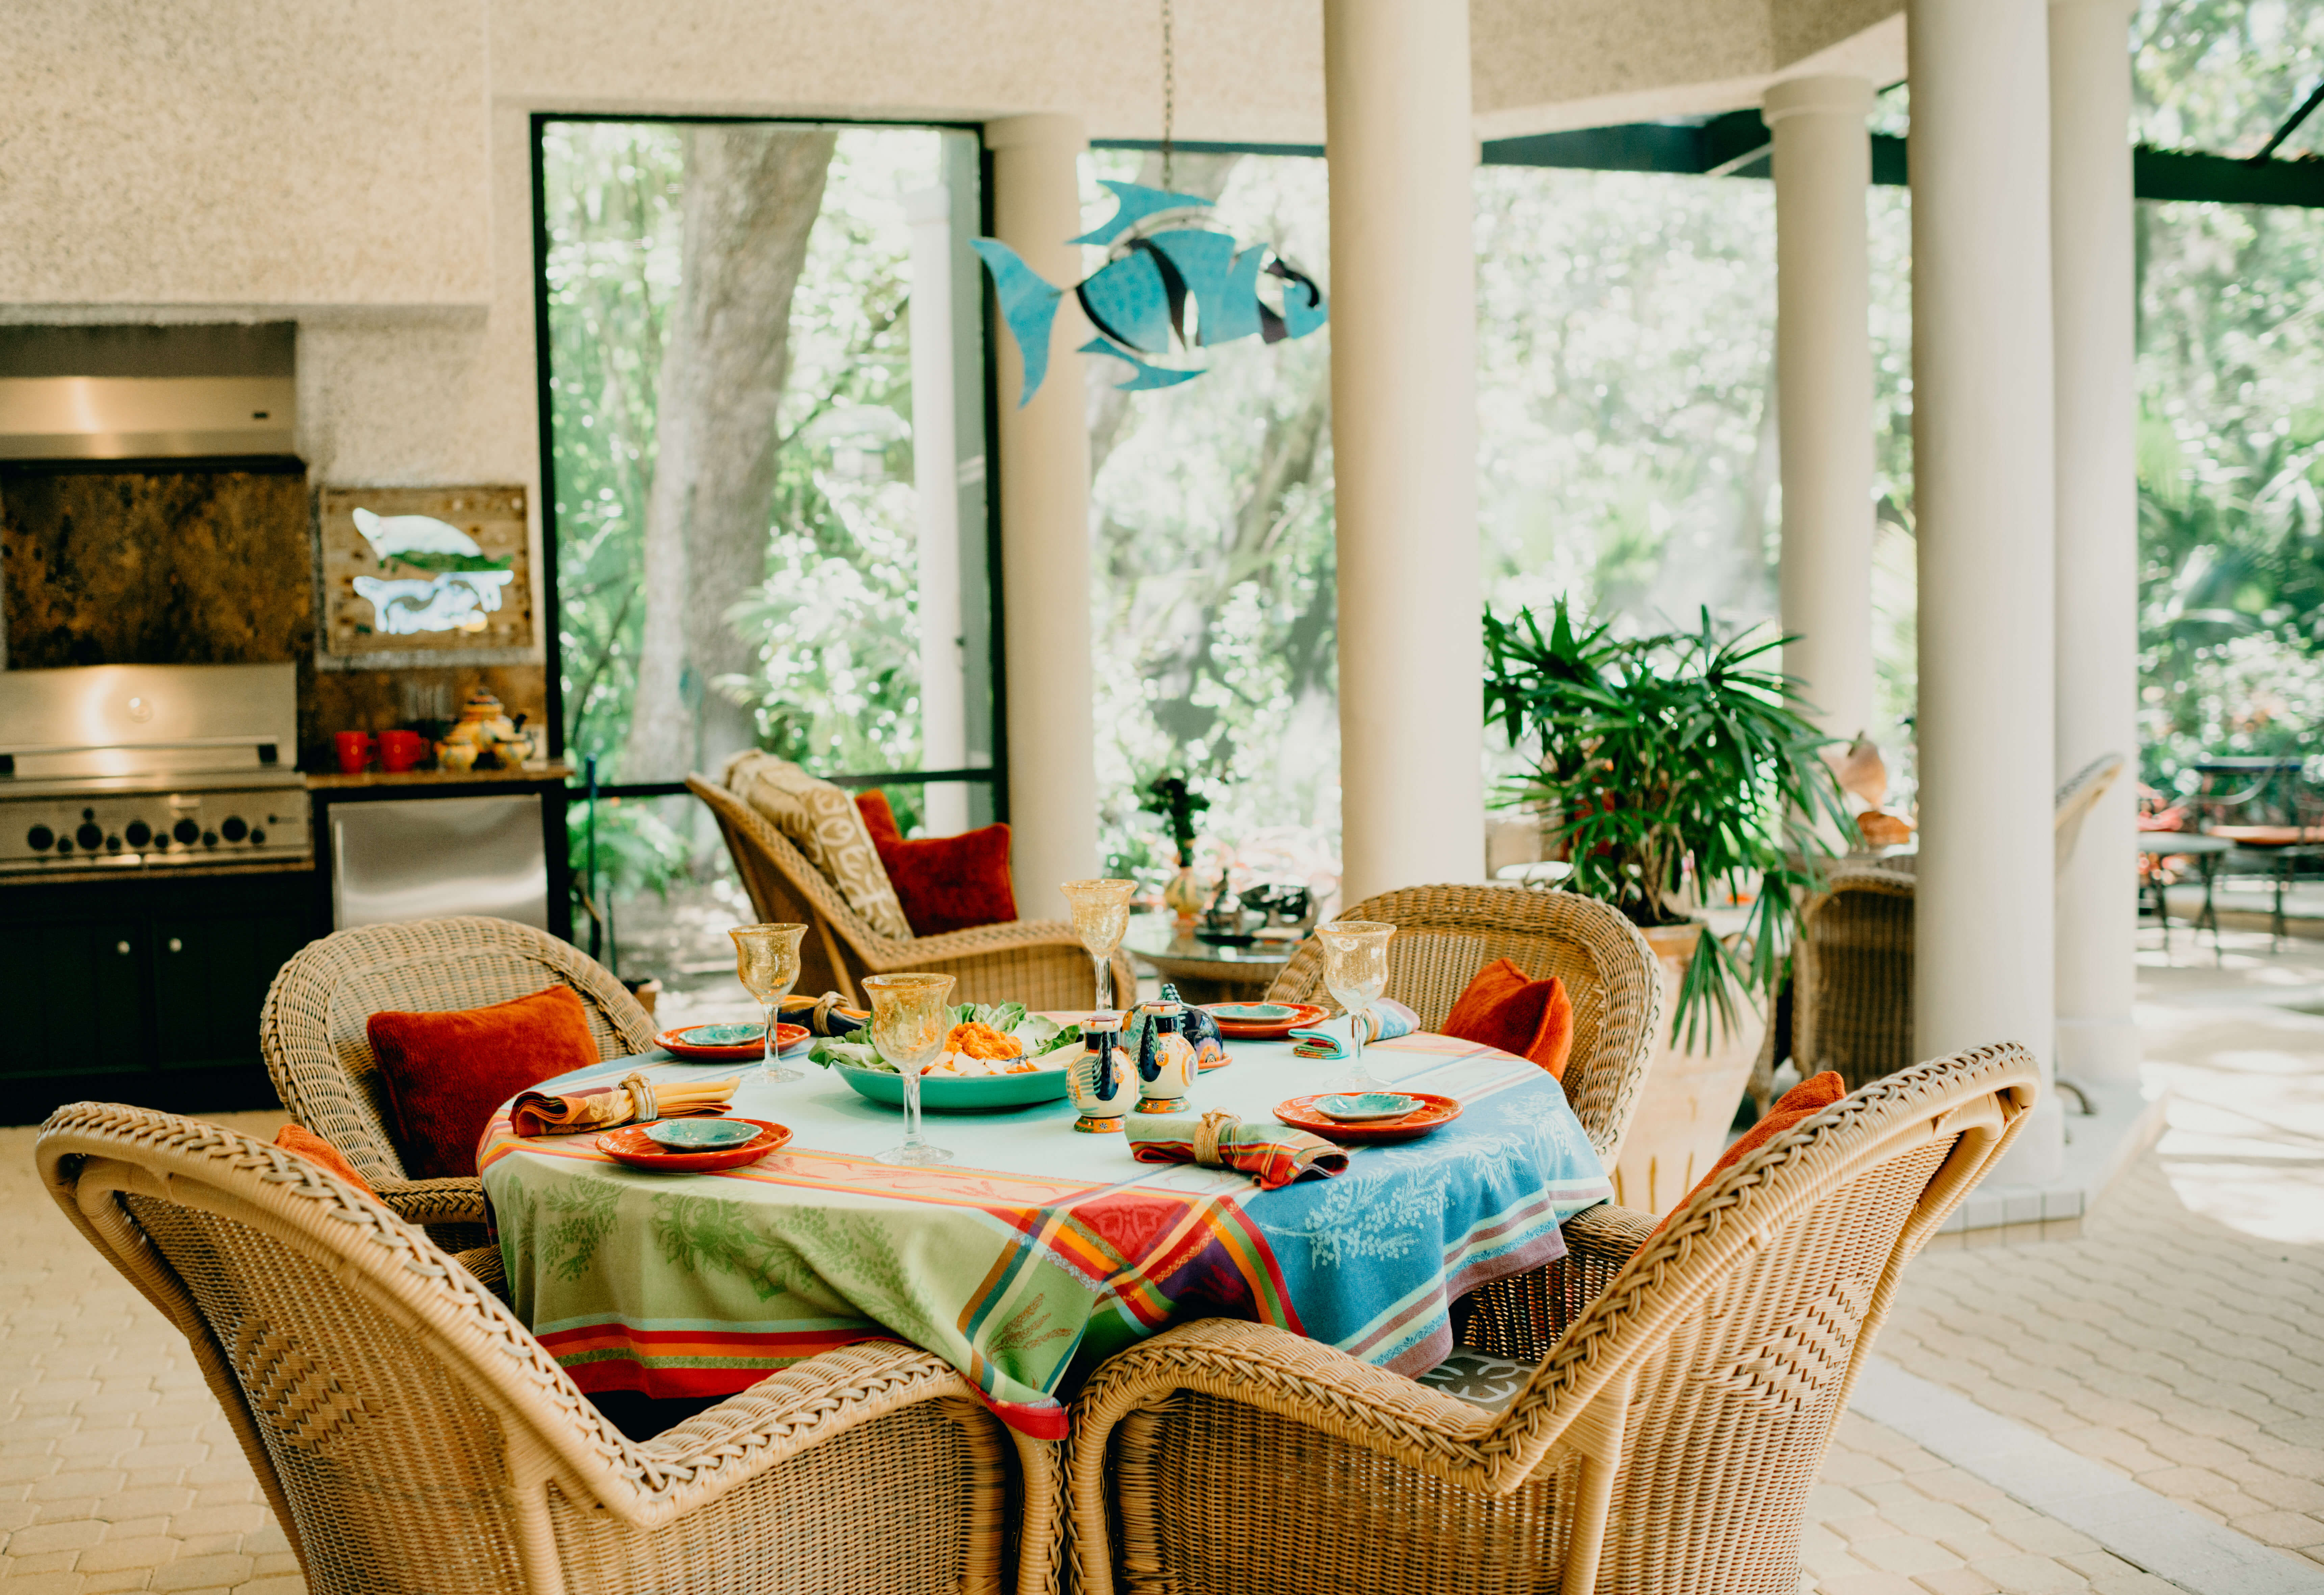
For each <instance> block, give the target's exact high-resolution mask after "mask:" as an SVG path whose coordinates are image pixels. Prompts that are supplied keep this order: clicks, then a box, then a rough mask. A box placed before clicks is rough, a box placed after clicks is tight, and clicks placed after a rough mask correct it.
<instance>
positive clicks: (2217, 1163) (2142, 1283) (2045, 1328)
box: [0, 932, 2324, 1595]
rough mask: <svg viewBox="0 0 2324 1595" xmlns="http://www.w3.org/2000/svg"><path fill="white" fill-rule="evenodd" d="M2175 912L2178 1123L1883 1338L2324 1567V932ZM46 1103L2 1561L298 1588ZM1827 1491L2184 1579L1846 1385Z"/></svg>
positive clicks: (12, 1320) (30, 1200)
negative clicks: (74, 1190) (2218, 962)
mask: <svg viewBox="0 0 2324 1595" xmlns="http://www.w3.org/2000/svg"><path fill="white" fill-rule="evenodd" d="M2154 939H2155V938H2154V936H2153V933H2152V932H2149V933H2148V936H2147V940H2148V942H2149V944H2150V945H2153V943H2154ZM2174 942H2175V946H2174V952H2175V954H2176V960H2175V966H2174V965H2172V964H2166V963H2164V961H2163V957H2162V955H2161V954H2160V953H2159V951H2150V952H2149V953H2147V954H2144V955H2143V960H2142V962H2143V965H2144V967H2143V968H2142V970H2141V998H2142V1009H2141V1016H2140V1017H2141V1024H2142V1028H2143V1029H2144V1034H2145V1038H2146V1053H2147V1058H2148V1071H2149V1075H2150V1078H2151V1080H2152V1081H2153V1083H2155V1084H2157V1085H2161V1086H2166V1087H2167V1088H2168V1089H2169V1090H2170V1091H2171V1092H2172V1093H2173V1100H2172V1105H2171V1109H2170V1118H2169V1129H2167V1131H2166V1132H2165V1133H2164V1135H2163V1138H2162V1139H2161V1140H2160V1141H2158V1142H2157V1143H2156V1145H2155V1146H2154V1147H2153V1148H2151V1149H2150V1150H2149V1151H2148V1152H2146V1153H2145V1154H2144V1156H2142V1157H2140V1158H2139V1159H2138V1160H2137V1161H2136V1162H2135V1164H2134V1165H2133V1166H2131V1168H2130V1169H2129V1170H2128V1171H2127V1172H2126V1174H2125V1175H2124V1176H2123V1177H2122V1178H2121V1179H2120V1180H2119V1181H2117V1182H2116V1186H2115V1188H2114V1189H2113V1190H2112V1191H2111V1192H2110V1193H2109V1194H2108V1196H2107V1200H2106V1201H2105V1202H2104V1203H2102V1204H2101V1205H2100V1207H2099V1208H2098V1211H2097V1212H2095V1213H2094V1214H2093V1215H2092V1216H2091V1217H2090V1218H2089V1220H2088V1221H2087V1222H2085V1224H2084V1226H2083V1232H2082V1234H2081V1236H2080V1238H2079V1239H2076V1240H2052V1241H2048V1242H2043V1243H2040V1244H2031V1245H2021V1246H1996V1247H1981V1248H1969V1249H1961V1250H1953V1251H1931V1252H1929V1253H1927V1254H1925V1255H1924V1256H1923V1257H1922V1258H1920V1259H1919V1260H1918V1261H1917V1262H1916V1263H1915V1264H1914V1269H1913V1272H1912V1273H1911V1275H1909V1276H1908V1277H1907V1280H1906V1285H1905V1288H1904V1292H1903V1294H1902V1296H1901V1298H1900V1300H1899V1303H1898V1305H1897V1308H1896V1311H1895V1315H1894V1316H1893V1317H1892V1318H1891V1320H1890V1322H1889V1324H1888V1327H1887V1329H1886V1332H1885V1334H1884V1336H1883V1338H1882V1340H1881V1342H1880V1347H1879V1349H1880V1351H1881V1352H1882V1353H1883V1354H1884V1355H1885V1356H1886V1357H1887V1358H1889V1359H1891V1360H1894V1361H1895V1363H1897V1364H1898V1365H1900V1366H1901V1367H1903V1368H1904V1369H1907V1370H1909V1371H1910V1372H1912V1373H1914V1374H1917V1375H1918V1376H1920V1377H1921V1378H1924V1379H1927V1380H1930V1381H1933V1382H1934V1383H1935V1384H1937V1385H1939V1386H1941V1387H1944V1388H1947V1389H1950V1390H1952V1391H1957V1392H1959V1393H1960V1395H1962V1396H1965V1397H1969V1399H1970V1400H1972V1401H1974V1402H1976V1403H1978V1405H1979V1406H1982V1407H1984V1408H1986V1409H1987V1410H1989V1411H1990V1412H1992V1413H1996V1414H2000V1415H2004V1416H2006V1417H2007V1418H2008V1419H2010V1420H2013V1421H2014V1422H2015V1423H2017V1424H2024V1425H2025V1426H2026V1427H2027V1428H2028V1429H2030V1430H2031V1431H2033V1432H2035V1433H2037V1434H2042V1435H2046V1436H2049V1437H2051V1438H2052V1439H2054V1440H2056V1441H2057V1442H2058V1443H2061V1444H2063V1445H2065V1446H2067V1447H2068V1448H2070V1450H2072V1451H2074V1452H2080V1453H2081V1454H2082V1455H2084V1456H2086V1457H2089V1458H2092V1459H2095V1460H2096V1461H2098V1463H2100V1464H2102V1465H2103V1466H2104V1467H2106V1468H2107V1469H2110V1470H2113V1471H2115V1472H2116V1473H2117V1474H2119V1475H2122V1476H2124V1477H2127V1478H2129V1479H2132V1480H2135V1481H2136V1482H2137V1483H2138V1484H2140V1485H2143V1486H2144V1487H2145V1488H2146V1489H2151V1490H2153V1491H2154V1492H2155V1493H2156V1494H2157V1495H2158V1496H2160V1497H2162V1498H2167V1499H2168V1500H2170V1501H2173V1502H2178V1503H2181V1504H2182V1505H2184V1506H2185V1507H2188V1508H2189V1509H2190V1511H2192V1512H2194V1513H2197V1514H2199V1515H2200V1516H2201V1517H2206V1518H2209V1519H2210V1520H2212V1521H2213V1522H2216V1523H2220V1524H2224V1525H2226V1526H2228V1527H2229V1528H2231V1529H2232V1530H2234V1531H2236V1533H2239V1534H2241V1535H2247V1536H2249V1537H2250V1539H2251V1540H2253V1541H2256V1542H2260V1543H2264V1544H2266V1545H2269V1546H2273V1547H2276V1550H2275V1552H2274V1553H2273V1555H2276V1556H2281V1557H2282V1558H2283V1559H2284V1560H2283V1562H2282V1564H2281V1565H2282V1571H2283V1572H2284V1574H2285V1575H2286V1576H2288V1577H2289V1578H2292V1579H2293V1580H2300V1581H2304V1577H2305V1576H2308V1575H2313V1576H2318V1577H2319V1578H2324V1341H2319V1325H2324V945H2314V944H2301V943H2294V944H2292V945H2288V946H2287V947H2286V949H2285V950H2284V952H2283V953H2282V954H2280V955H2274V956H2271V955H2269V954H2268V953H2267V950H2266V949H2267V942H2266V938H2265V937H2264V936H2237V935H2235V934H2233V933H2230V935H2229V936H2227V950H2226V954H2225V960H2224V966H2215V964H2214V962H2213V958H2212V955H2211V952H2210V949H2209V944H2208V941H2207V942H2206V944H2205V946H2204V948H2203V949H2202V952H2201V954H2199V955H2197V954H2196V953H2195V952H2194V950H2193V949H2192V947H2190V945H2189V941H2188V938H2186V937H2185V936H2178V937H2175V938H2174ZM222 1119H223V1121H224V1122H227V1123H231V1124H233V1125H235V1127H236V1128H239V1129H245V1130H249V1131H251V1132H253V1133H256V1134H261V1135H271V1134H272V1131H273V1129H274V1128H275V1127H276V1126H277V1125H278V1124H279V1123H281V1115H280V1114H235V1115H226V1116H222ZM32 1134H33V1132H32V1130H30V1129H0V1234H5V1235H6V1236H7V1237H8V1241H7V1245H6V1249H5V1252H0V1534H5V1536H6V1538H5V1546H0V1590H5V1595H49V1592H51V1591H52V1592H54V1595H104V1592H106V1591H113V1590H171V1591H188V1592H194V1591H223V1590H235V1591H239V1592H241V1595H297V1592H299V1591H300V1590H303V1589H304V1583H303V1581H302V1580H301V1579H300V1576H299V1573H298V1570H297V1566H296V1563H295V1562H294V1560H293V1558H292V1556H291V1552H290V1547H289V1544H288V1542H287V1541H286V1540H285V1539H284V1537H283V1535H282V1532H281V1529H280V1528H279V1527H277V1526H275V1524H274V1523H273V1522H272V1519H271V1517H270V1515H269V1513H268V1510H267V1508H266V1507H265V1505H264V1502H263V1497H262V1496H261V1494H260V1491H259V1489H258V1485H257V1481H256V1480H254V1478H253V1477H252V1476H251V1473H250V1471H249V1468H248V1465H247V1464H246V1463H245V1462H244V1460H243V1458H242V1455H241V1452H240V1451H239V1449H238V1448H237V1447H236V1445H235V1442H234V1438H233V1435H232V1434H231V1433H230V1432H229V1431H228V1429H227V1427H226V1420H225V1418H224V1417H223V1416H222V1415H220V1414H219V1412H218V1410H217V1406H216V1405H215V1403H214V1402H213V1401H212V1400H211V1398H210V1396H209V1394H208V1391H207V1390H206V1389H205V1388H203V1386H202V1383H201V1379H200V1377H199V1375H198V1373H197V1371H196V1370H195V1369H194V1366H193V1362H192V1359H191V1358H190V1357H189V1355H188V1353H187V1352H186V1351H185V1349H184V1345H183V1342H182V1341H180V1340H179V1339H178V1337H177V1335H176V1334H175V1332H173V1331H171V1329H169V1328H168V1327H167V1325H165V1324H164V1323H163V1322H162V1321H161V1318H160V1316H159V1315H158V1314H155V1313H154V1311H153V1310H152V1308H151V1307H150V1306H148V1305H146V1304H145V1303H144V1301H143V1299H142V1298H140V1297H138V1296H137V1295H135V1294H134V1292H133V1291H132V1290H131V1289H130V1287H129V1286H128V1285H127V1283H126V1282H125V1281H124V1280H122V1279H121V1278H120V1277H119V1276H118V1275H116V1274H115V1273H114V1271H113V1270H112V1268H110V1266H109V1265H107V1264H106V1263H105V1262H104V1261H103V1260H102V1259H100V1258H98V1257H97V1254H96V1253H95V1252H94V1251H92V1250H91V1249H89V1248H88V1246H87V1245H86V1244H85V1243H84V1242H83V1241H82V1240H80V1238H79V1237H78V1234H76V1233H75V1232H74V1231H72V1230H71V1228H70V1227H69V1225H68V1224H67V1223H66V1222H65V1221H64V1219H63V1217H62V1216H61V1215H60V1214H59V1213H58V1212H56V1211H55V1209H54V1208H53V1206H52V1205H51V1203H50V1202H49V1200H48V1198H47V1197H46V1195H45V1194H42V1191H41V1190H40V1188H39V1185H38V1184H37V1182H36V1180H35V1179H34V1177H33V1174H32V1157H31V1150H32ZM1899 1421H1900V1422H1901V1421H1902V1420H1899ZM2061 1509H2062V1508H2061ZM1810 1517H1811V1522H1810V1525H1809V1527H1808V1531H1807V1537H1806V1545H1805V1551H1806V1562H1807V1566H1808V1573H1809V1576H1808V1578H1807V1579H1806V1580H1805V1581H1803V1589H1804V1590H1812V1591H1815V1592H1816V1595H1988V1592H1991V1591H2011V1592H2016V1591H2024V1592H2027V1595H2048V1592H2050V1591H2070V1590H2095V1591H2098V1592H2099V1595H2167V1592H2169V1591H2172V1590H2182V1589H2184V1588H2186V1587H2187V1586H2184V1585H2181V1584H2177V1583H2173V1582H2171V1581H2166V1580H2164V1579H2162V1578H2158V1577H2155V1576H2153V1574H2151V1573H2148V1572H2143V1571H2141V1570H2140V1569H2139V1568H2138V1567H2137V1566H2135V1565H2133V1564H2132V1563H2130V1562H2127V1561H2125V1560H2123V1559H2122V1558H2121V1557H2119V1556H2116V1555H2115V1554H2111V1553H2109V1552H2108V1551H2107V1549H2106V1548H2105V1547H2104V1546H2102V1545H2101V1544H2099V1543H2098V1541H2097V1540H2095V1539H2092V1538H2091V1537H2089V1536H2088V1535H2084V1534H2082V1533H2080V1532H2078V1531H2077V1530H2075V1529H2073V1528H2071V1527H2069V1526H2067V1525H2066V1524H2064V1523H2062V1522H2060V1521H2058V1520H2056V1519H2055V1518H2052V1517H2045V1516H2044V1515H2043V1514H2042V1513H2040V1512H2038V1511H2035V1510H2034V1509H2033V1508H2032V1507H2028V1506H2026V1505H2024V1503H2023V1502H2022V1501H2020V1500H2018V1499H2016V1498H2013V1497H2012V1496H2011V1495H2010V1494H2009V1493H2008V1492H2007V1491H2006V1490H2005V1489H2001V1488H2000V1487H1998V1486H1997V1485H1996V1484H1994V1483H1992V1482H1989V1481H1988V1480H1986V1479H1984V1478H1982V1477H1980V1476H1979V1475H1978V1472H1976V1471H1971V1470H1969V1469H1965V1468H1963V1467H1960V1466H1955V1465H1952V1464H1950V1463H1949V1462H1947V1461H1945V1460H1943V1459H1942V1458H1940V1457H1938V1456H1936V1455H1934V1454H1932V1452H1930V1451H1928V1450H1925V1449H1923V1447H1922V1446H1920V1445H1918V1444H1916V1443H1914V1442H1913V1441H1912V1440H1909V1439H1907V1438H1905V1437H1904V1435H1902V1434H1898V1433H1896V1432H1895V1431H1894V1430H1892V1429H1888V1428H1885V1427H1883V1426H1882V1425H1880V1424H1876V1423H1873V1422H1871V1421H1869V1420H1867V1419H1866V1418H1863V1417H1861V1416H1859V1415H1854V1414H1851V1415H1849V1417H1848V1418H1847V1419H1846V1421H1845V1422H1844V1423H1843V1424H1842V1427H1841V1431H1840V1439H1839V1443H1838V1444H1837V1445H1836V1446H1835V1447H1834V1449H1833V1452H1832V1454H1831V1461H1830V1463H1829V1464H1828V1466H1827V1467H1826V1468H1825V1471H1824V1481H1823V1483H1822V1484H1821V1486H1820V1487H1819V1488H1818V1489H1817V1491H1816V1494H1815V1497H1814V1499H1813V1502H1812V1507H1811V1512H1810ZM2284 1587H2286V1588H2290V1587H2292V1585H2286V1586H2284ZM2204 1595H2209V1591H2208V1590H2207V1591H2205V1592H2204Z"/></svg>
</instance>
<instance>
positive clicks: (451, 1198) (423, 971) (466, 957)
mask: <svg viewBox="0 0 2324 1595" xmlns="http://www.w3.org/2000/svg"><path fill="white" fill-rule="evenodd" d="M558 982H563V983H564V984H566V985H567V986H570V987H572V988H573V991H574V992H575V993H576V995H578V996H579V997H580V999H581V1001H582V1004H583V1006H585V1007H586V1008H587V1009H588V1010H589V1031H590V1034H591V1035H593V1036H594V1037H596V1040H597V1056H599V1057H601V1058H612V1057H620V1056H624V1055H625V1054H629V1053H637V1052H645V1051H648V1050H650V1048H651V1047H652V1046H653V1044H654V1040H653V1037H654V1027H653V1021H652V1020H651V1019H649V1018H648V1017H647V1015H646V1010H644V1009H642V1008H641V1007H639V1006H638V1000H637V999H636V998H634V997H632V996H631V995H630V994H629V992H628V991H627V990H625V989H624V988H623V987H622V982H619V981H618V980H615V979H614V978H613V975H612V974H611V973H608V972H607V971H606V969H605V968H604V965H602V964H600V963H595V962H593V961H592V960H591V959H590V958H589V957H588V956H587V955H586V954H583V953H581V952H580V951H579V950H578V949H576V947H574V946H573V945H571V944H570V943H568V942H561V941H559V940H558V939H557V938H556V937H555V936H550V935H549V934H548V933H547V932H545V931H539V930H535V929H533V928H532V927H530V926H529V925H516V924H512V923H511V922H510V921H508V920H506V919H487V918H484V917H474V916H471V917H461V918H450V919H419V920H413V921H411V922H410V923H409V924H403V925H369V926H364V927H361V928H360V929H356V930H342V931H339V932H337V933H336V934H334V935H331V936H325V937H324V938H323V939H322V940H321V941H318V942H314V943H311V944H309V945H308V946H306V947H305V948H303V949H301V950H300V953H299V954H298V955H297V956H296V957H294V958H292V959H291V962H290V963H286V964H284V965H283V966H282V968H281V973H278V974H276V975H275V977H274V984H273V985H272V987H271V988H269V990H268V991H267V993H266V1006H265V1007H264V1008H263V1009H262V1010H260V1012H259V1017H258V1044H259V1050H260V1051H261V1052H262V1053H263V1055H264V1056H265V1058H266V1071H267V1073H268V1074H272V1076H273V1077H274V1089H275V1092H276V1093H277V1094H278V1095H280V1096H281V1099H282V1105H283V1107H284V1108H285V1109H287V1110H288V1111H290V1114H291V1118H293V1119H295V1120H298V1121H299V1122H300V1123H301V1124H303V1125H305V1126H306V1127H307V1128H308V1129H311V1130H313V1131H314V1132H315V1133H316V1134H317V1135H318V1136H321V1137H322V1138H323V1139H326V1140H327V1141H329V1142H330V1143H331V1144H332V1145H334V1146H336V1147H337V1148H339V1150H340V1151H341V1152H343V1153H345V1154H346V1159H347V1161H348V1162H349V1163H352V1164H353V1165H355V1172H356V1173H357V1174H360V1175H361V1176H363V1177H364V1179H365V1180H367V1181H369V1182H370V1183H371V1185H372V1186H373V1188H374V1190H376V1191H377V1192H378V1193H379V1197H380V1200H381V1201H382V1202H384V1203H387V1205H388V1206H389V1207H391V1208H392V1209H394V1210H395V1212H398V1213H400V1214H401V1215H402V1216H403V1217H404V1218H406V1219H408V1220H410V1222H413V1223H415V1224H426V1225H429V1226H431V1228H430V1233H431V1234H433V1235H434V1237H435V1239H436V1240H437V1242H438V1244H439V1245H443V1246H447V1247H449V1248H452V1249H455V1250H460V1251H462V1255H463V1260H471V1261H475V1263H476V1264H477V1265H478V1267H479V1271H480V1272H485V1271H489V1277H493V1278H497V1277H499V1269H498V1266H497V1262H496V1260H487V1259H484V1258H475V1259H471V1258H468V1257H467V1254H466V1249H471V1248H476V1247H481V1246H483V1245H484V1240H485V1236H484V1229H483V1224H484V1187H483V1185H480V1184H479V1183H478V1182H476V1181H475V1180H474V1179H438V1180H414V1179H411V1178H409V1177H408V1176H406V1174H405V1171H404V1166H403V1159H402V1158H401V1157H400V1156H399V1155H398V1154H397V1152H396V1149H395V1140H394V1138H393V1137H392V1135H391V1134H390V1133H389V1132H388V1123H389V1119H390V1114H389V1110H388V1102H387V1090H386V1087H385V1086H384V1085H383V1083H381V1080H380V1075H379V1066H378V1065H377V1063H376V1062H375V1061H374V1058H373V1056H372V1050H371V1040H370V1037H368V1036H367V1035H366V1034H365V1032H364V1026H365V1024H366V1022H367V1021H368V1020H369V1019H371V1016H372V1015H373V1014H374V1013H380V1012H383V1011H387V1010H405V1011H408V1012H418V1013H435V1012H441V1011H443V1010H449V1009H462V1008H483V1007H484V1006H486V1005H488V1004H490V1003H494V1002H506V1001H507V1000H510V999H511V998H512V997H522V996H526V995H528V994H530V993H531V992H534V991H540V990H542V989H544V988H546V987H548V986H551V985H555V984H557V983H558Z"/></svg>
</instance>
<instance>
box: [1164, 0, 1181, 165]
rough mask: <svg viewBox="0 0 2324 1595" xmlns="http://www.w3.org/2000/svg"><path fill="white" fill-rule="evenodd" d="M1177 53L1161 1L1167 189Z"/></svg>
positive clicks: (1175, 105) (1166, 4)
mask: <svg viewBox="0 0 2324 1595" xmlns="http://www.w3.org/2000/svg"><path fill="white" fill-rule="evenodd" d="M1177 102H1178V53H1177V50H1176V46H1175V44H1174V43H1173V41H1172V39H1171V36H1170V0H1162V186H1163V187H1164V188H1166V189H1167V188H1169V187H1170V186H1171V182H1170V168H1171V164H1172V162H1171V153H1172V152H1171V139H1170V134H1171V131H1172V126H1173V124H1175V123H1176V120H1177V115H1178V103H1177Z"/></svg>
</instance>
